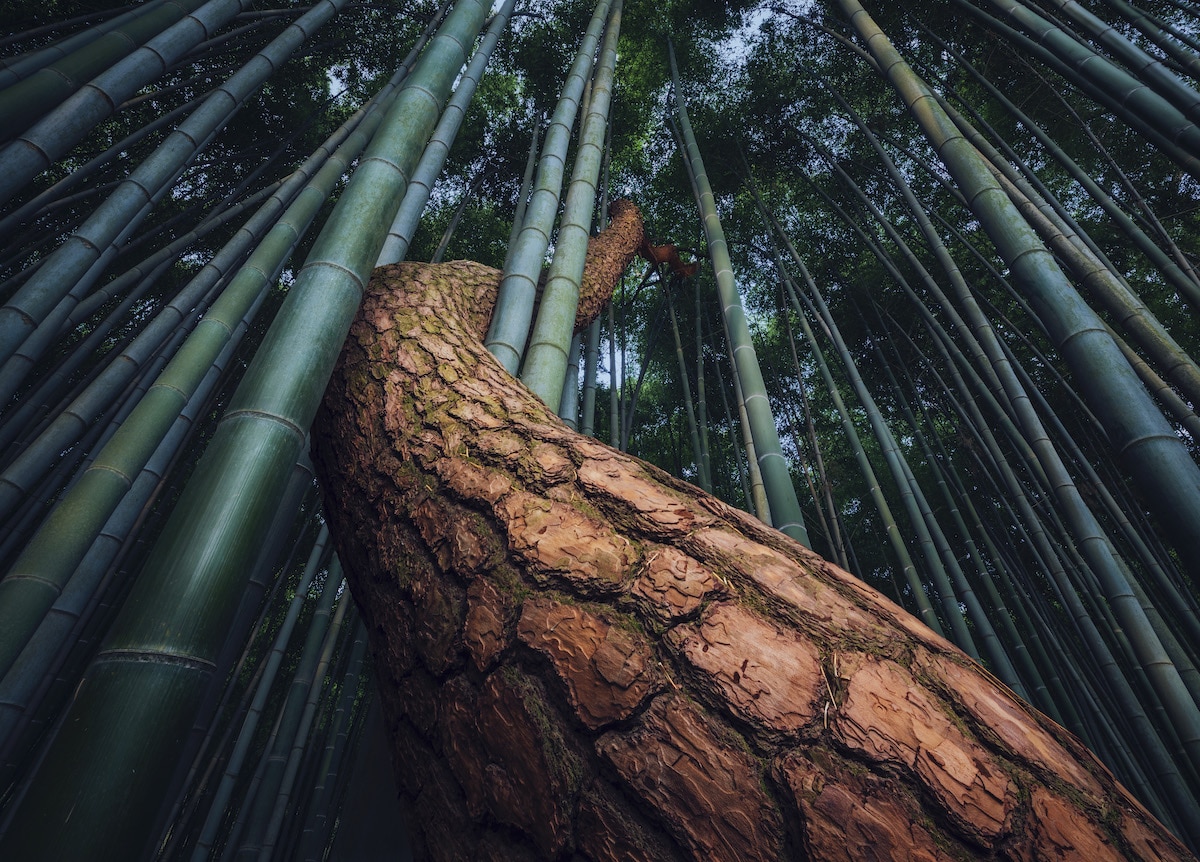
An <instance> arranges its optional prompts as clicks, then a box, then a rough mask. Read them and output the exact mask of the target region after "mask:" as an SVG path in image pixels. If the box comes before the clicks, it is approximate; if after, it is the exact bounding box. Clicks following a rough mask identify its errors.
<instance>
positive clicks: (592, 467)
mask: <svg viewBox="0 0 1200 862" xmlns="http://www.w3.org/2000/svg"><path fill="white" fill-rule="evenodd" d="M616 209H617V212H616V216H615V223H616V227H614V228H613V229H612V230H611V231H609V232H608V233H606V234H605V235H603V236H602V237H601V238H600V239H599V240H597V241H594V242H593V246H594V247H593V249H592V251H591V252H590V253H589V255H590V257H589V260H590V263H589V279H588V285H586V286H585V296H584V299H583V302H582V304H581V315H580V318H581V319H580V321H579V322H580V323H582V322H584V321H585V320H586V318H587V317H588V316H590V315H594V314H595V313H597V312H598V311H599V308H600V306H601V305H602V304H603V302H604V301H605V297H606V296H607V292H608V291H610V290H611V287H612V283H613V281H615V278H616V275H617V273H619V272H620V271H621V270H622V269H623V268H624V267H625V265H626V264H627V263H628V262H629V259H630V256H631V255H632V253H633V251H634V250H635V249H636V248H637V246H638V244H639V243H640V242H641V226H640V216H638V215H637V211H636V209H634V208H633V207H632V205H625V204H621V205H618V206H617V208H616ZM498 280H499V274H498V273H497V272H496V271H495V270H493V269H489V268H487V267H484V266H481V265H479V264H476V263H471V262H463V261H459V262H454V263H446V264H441V265H436V266H434V265H429V264H420V263H405V264H398V265H395V266H389V267H383V268H381V269H379V270H377V271H376V273H375V275H374V278H373V279H372V282H371V288H370V291H369V295H368V297H367V299H366V301H365V303H364V305H363V309H362V312H361V314H360V315H359V318H358V320H357V322H356V323H355V325H354V328H353V331H352V333H351V337H350V340H349V342H348V345H347V347H346V350H345V352H344V354H343V356H342V359H341V362H340V363H339V366H338V369H337V371H336V373H335V377H334V380H333V382H332V384H331V386H330V389H329V392H328V394H327V396H326V400H325V405H324V407H323V409H322V412H321V415H320V416H319V417H318V424H317V428H316V434H315V437H316V440H317V446H316V454H317V461H318V468H319V470H320V473H321V476H322V481H323V483H324V487H325V489H326V494H327V512H328V517H329V521H330V525H331V527H332V529H333V532H334V535H335V537H336V540H337V545H338V549H339V553H340V554H341V557H342V560H343V562H344V563H345V565H346V569H347V572H348V573H349V574H350V576H351V583H352V588H353V592H354V596H355V598H356V600H357V601H358V603H359V605H360V606H361V608H362V612H363V615H364V617H365V618H366V619H367V621H368V623H369V625H370V629H371V644H372V649H373V651H374V655H375V659H376V672H377V675H378V677H379V683H380V689H381V692H382V696H383V700H384V707H385V712H386V715H387V721H388V728H389V734H390V738H391V742H392V748H393V754H394V760H395V768H396V773H397V776H398V778H399V781H400V785H401V786H402V788H403V792H404V793H405V795H406V796H407V805H408V809H409V810H410V811H411V812H412V816H413V820H414V825H415V828H416V830H417V834H418V835H419V836H420V840H421V842H423V847H422V848H421V851H420V852H421V853H422V854H424V855H427V856H428V857H430V858H434V859H446V860H461V859H505V860H512V859H516V860H520V859H594V860H609V859H612V860H616V859H629V860H679V859H703V860H757V859H781V858H796V859H800V858H811V859H831V860H832V859H844V860H864V859H865V860H869V859H917V860H935V859H963V858H984V859H1014V860H1033V859H1065V858H1078V859H1086V860H1087V862H1101V860H1106V859H1121V858H1130V859H1146V860H1155V859H1159V860H1170V859H1182V858H1190V857H1189V856H1188V854H1187V852H1186V850H1184V849H1183V848H1182V847H1181V846H1180V845H1179V843H1178V842H1177V841H1175V840H1174V839H1173V838H1171V837H1170V836H1169V835H1168V834H1167V833H1166V832H1165V831H1164V830H1163V829H1162V827H1160V826H1159V825H1158V824H1157V823H1155V822H1154V821H1153V819H1152V818H1151V817H1150V816H1149V815H1148V814H1147V813H1146V812H1145V811H1144V810H1143V809H1142V808H1141V807H1140V806H1139V805H1138V804H1137V803H1136V802H1134V801H1133V800H1132V799H1131V798H1130V797H1129V795H1128V794H1127V793H1126V792H1125V791H1124V790H1123V789H1122V788H1121V787H1120V786H1119V785H1117V783H1116V782H1115V781H1114V780H1113V779H1112V777H1111V776H1110V775H1109V773H1108V772H1107V771H1106V770H1105V769H1104V768H1103V767H1102V766H1101V765H1100V764H1099V763H1098V762H1097V761H1096V760H1095V759H1094V758H1093V757H1092V756H1091V755H1090V754H1089V753H1088V752H1087V751H1086V750H1085V749H1084V748H1083V747H1082V746H1081V745H1080V744H1079V743H1078V741H1077V740H1075V738H1074V737H1072V736H1071V735H1070V734H1068V733H1066V732H1065V731H1063V730H1062V729H1061V728H1059V727H1058V726H1057V725H1055V724H1053V723H1052V722H1051V721H1049V720H1048V719H1046V718H1044V717H1042V716H1041V715H1039V714H1037V713H1035V712H1033V711H1032V710H1030V709H1029V708H1028V707H1027V706H1025V705H1024V704H1022V703H1020V702H1019V701H1018V700H1017V699H1016V698H1015V697H1014V696H1013V695H1012V693H1011V692H1009V691H1008V690H1007V689H1005V688H1004V687H1003V686H1001V685H1000V684H999V683H997V682H996V681H995V680H994V679H993V678H992V677H991V676H989V675H988V674H987V673H986V672H985V671H983V670H982V669H980V668H979V667H978V666H977V665H975V664H974V663H972V662H971V661H970V660H969V659H967V658H966V657H964V656H963V655H962V654H961V653H960V652H959V651H958V650H957V649H955V648H954V647H953V646H952V645H950V644H949V643H947V642H946V641H944V640H942V639H940V638H938V637H937V636H935V635H933V634H932V633H930V632H929V630H928V629H926V628H925V627H924V626H923V625H921V624H920V623H919V622H917V621H916V620H915V619H914V618H913V617H911V616H909V615H908V614H907V613H905V612H904V611H903V610H901V609H900V608H898V607H896V606H895V605H893V604H892V603H890V602H889V601H888V600H887V599H885V598H883V597H882V596H880V595H879V594H877V593H876V592H874V591H873V590H872V589H870V588H869V587H867V586H865V585H864V584H863V583H861V582H860V581H858V580H857V579H855V578H854V577H852V576H851V575H849V574H847V573H845V572H843V571H842V570H840V569H838V568H837V567H835V566H833V565H832V564H830V563H828V562H826V561H824V560H822V559H820V558H819V557H817V556H815V555H814V554H812V553H811V552H810V551H808V550H806V549H805V548H803V547H801V546H800V545H799V544H796V543H795V542H793V541H791V540H789V539H788V538H786V537H785V536H783V535H782V534H780V533H778V532H776V531H774V530H771V529H769V528H767V527H765V526H763V525H762V524H761V523H759V522H758V521H756V520H754V519H753V518H751V517H750V516H748V515H746V514H744V513H742V512H738V511H736V510H734V509H732V508H730V507H728V506H726V505H725V504H723V503H721V502H719V501H718V500H716V499H714V498H712V497H709V496H707V495H705V494H703V493H702V492H701V491H699V490H697V489H696V488H693V487H691V486H689V485H686V484H684V483H682V482H680V481H678V480H675V479H673V478H671V477H670V476H667V475H666V474H664V473H662V472H661V471H659V470H657V469H655V468H653V467H651V466H648V465H646V464H644V463H642V462H640V461H638V460H637V459H635V458H632V457H630V456H628V455H625V454H622V453H620V452H617V451H614V450H613V449H610V448H608V447H607V446H604V445H602V444H600V443H598V442H597V441H595V440H593V439H590V438H586V437H582V436H580V435H578V434H575V433H573V432H571V431H570V430H568V429H567V428H566V427H565V426H564V425H563V424H562V423H561V422H559V420H558V419H557V418H555V417H554V416H553V415H551V414H550V412H549V411H547V410H546V408H545V407H544V405H542V404H541V403H540V402H539V401H537V399H536V398H534V397H533V396H532V395H531V394H530V393H529V392H528V391H527V390H526V389H525V388H524V387H523V386H521V384H520V383H518V382H517V381H515V380H514V379H512V378H511V377H510V376H509V375H508V374H506V373H505V372H504V371H503V370H502V368H501V367H500V366H499V365H498V364H497V363H496V362H495V361H494V360H493V358H492V357H491V355H490V354H489V353H488V352H487V351H486V350H485V349H484V348H483V346H482V344H481V343H480V336H481V334H482V333H483V332H485V331H486V328H487V324H488V317H489V316H490V310H491V307H492V303H493V301H494V298H495V291H496V286H497V283H498Z"/></svg>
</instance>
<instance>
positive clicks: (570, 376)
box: [558, 333, 583, 430]
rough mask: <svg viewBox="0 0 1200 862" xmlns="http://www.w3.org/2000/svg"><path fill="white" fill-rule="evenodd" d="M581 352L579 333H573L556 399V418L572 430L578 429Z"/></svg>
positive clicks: (581, 343)
mask: <svg viewBox="0 0 1200 862" xmlns="http://www.w3.org/2000/svg"><path fill="white" fill-rule="evenodd" d="M582 352H583V338H582V337H581V335H580V333H575V336H574V337H573V338H572V339H571V345H570V347H569V348H568V349H567V368H566V373H565V374H563V382H562V392H561V393H560V395H559V399H558V417H559V418H560V419H562V421H563V422H566V423H567V427H569V428H571V429H572V430H575V429H577V428H578V427H579V357H580V354H581V353H582Z"/></svg>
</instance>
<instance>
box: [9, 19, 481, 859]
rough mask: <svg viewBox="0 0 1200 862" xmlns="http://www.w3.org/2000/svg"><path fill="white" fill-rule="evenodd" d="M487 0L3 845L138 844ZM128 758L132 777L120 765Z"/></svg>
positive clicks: (374, 180)
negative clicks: (65, 818) (65, 816)
mask: <svg viewBox="0 0 1200 862" xmlns="http://www.w3.org/2000/svg"><path fill="white" fill-rule="evenodd" d="M486 11H487V10H486V9H485V8H484V6H483V5H481V4H480V3H478V2H474V0H460V2H459V3H458V4H456V6H455V8H454V9H453V11H452V12H451V13H450V15H449V17H448V18H447V19H446V22H445V24H444V25H443V26H442V28H441V30H440V31H439V33H438V35H437V36H436V37H435V38H434V40H433V41H432V42H431V43H430V46H429V50H427V51H426V53H425V54H424V55H423V56H422V57H421V59H420V60H419V61H418V63H417V66H416V68H415V69H414V71H413V73H412V75H411V76H410V77H409V79H408V81H407V82H406V86H405V87H404V89H403V90H402V91H401V92H400V94H399V95H398V96H397V98H396V101H395V102H394V104H393V105H392V107H391V109H390V110H389V112H388V115H387V117H386V118H385V120H384V122H383V125H382V127H381V129H380V130H379V132H377V133H376V135H375V137H374V139H373V140H372V142H371V145H370V147H369V148H368V150H367V153H366V155H365V156H364V158H363V159H362V160H361V161H360V163H359V166H358V168H357V170H356V171H355V172H354V175H353V176H352V178H351V180H350V182H349V184H348V186H347V188H346V190H345V191H344V192H343V193H342V195H341V197H340V198H339V201H338V204H337V206H336V207H335V208H334V211H333V213H332V214H331V215H330V217H329V220H328V221H327V223H326V226H325V228H324V230H323V231H322V233H321V236H320V237H319V238H318V240H317V242H316V245H315V247H314V249H313V251H312V252H311V253H310V255H309V259H308V262H307V263H306V265H305V266H304V267H303V268H302V269H301V271H300V273H299V274H298V275H297V278H296V283H295V285H294V286H293V288H292V290H291V292H290V293H289V295H288V297H287V299H285V301H284V304H283V307H282V308H281V309H280V311H279V313H278V315H277V316H276V319H275V322H274V324H273V325H272V327H271V329H270V331H269V333H268V335H267V337H266V339H265V340H264V343H263V344H262V346H261V347H260V348H259V351H258V353H257V354H256V356H255V358H254V360H253V361H252V362H251V364H250V367H249V368H248V369H247V371H246V376H245V377H244V378H243V380H242V383H241V385H240V386H239V387H238V391H237V393H236V394H235V396H234V399H233V402H232V403H231V405H230V407H229V409H228V410H227V412H226V414H225V417H224V419H223V420H222V422H221V423H220V424H219V425H218V427H217V430H216V432H215V434H214V436H213V439H212V441H211V442H210V443H209V446H208V448H207V450H206V451H205V454H204V456H203V457H202V459H201V461H200V463H199V464H198V465H197V467H196V471H195V474H194V476H193V479H192V481H191V482H189V483H188V486H187V487H186V488H185V490H184V492H183V495H182V497H181V499H180V500H179V502H178V503H177V504H176V506H175V509H174V512H173V513H172V516H171V517H170V518H169V519H168V522H167V525H166V527H165V529H164V532H163V534H162V535H161V537H160V538H159V540H158V542H157V543H156V544H155V547H154V549H153V550H152V551H151V553H150V557H149V559H148V561H147V563H146V565H145V567H144V569H143V571H142V574H141V576H140V577H139V579H138V581H137V583H136V585H135V586H134V589H133V591H132V593H131V594H130V596H129V598H128V600H127V601H126V603H125V606H124V607H123V608H122V611H121V614H120V616H119V617H118V619H117V621H116V623H115V624H114V626H113V629H112V630H111V632H110V634H109V637H108V639H107V641H106V644H105V646H104V648H103V650H102V651H101V653H100V655H99V656H98V658H97V660H96V661H95V662H94V663H93V665H92V666H91V668H90V669H89V671H88V672H87V673H86V674H85V676H84V679H83V681H82V682H81V684H80V686H79V689H78V693H77V696H76V699H75V701H74V702H73V704H72V708H71V712H70V713H69V715H68V716H67V718H66V720H65V722H64V724H63V730H62V731H61V732H60V734H59V736H58V737H57V739H56V741H55V744H54V746H53V747H52V748H51V750H50V752H49V754H48V756H47V759H46V761H44V763H43V765H42V768H41V769H40V770H39V771H38V774H37V776H35V778H34V779H33V783H32V785H31V788H30V790H29V792H28V794H27V795H26V796H25V798H24V800H23V801H22V803H21V808H20V811H19V814H18V816H17V817H16V818H15V819H14V823H13V827H12V829H10V831H9V832H8V833H7V834H6V835H5V836H4V838H3V839H0V840H2V842H3V843H0V853H2V854H7V855H8V856H9V857H10V858H34V857H35V856H36V855H49V856H53V855H55V854H58V855H59V856H62V857H66V858H80V857H83V856H87V855H100V856H109V857H115V856H123V857H126V858H129V857H132V856H136V855H137V854H138V852H139V851H140V847H141V844H142V841H143V840H144V836H143V835H142V834H141V829H142V828H144V826H143V823H142V821H143V819H144V812H145V810H146V809H147V808H148V807H151V806H152V805H153V804H155V799H156V796H157V794H158V793H159V792H160V791H161V788H162V786H163V784H164V782H166V781H167V780H169V777H170V773H171V771H172V769H173V766H174V764H173V757H172V754H171V752H172V749H173V740H174V739H175V738H176V737H177V735H178V734H180V733H183V732H186V729H187V726H188V724H189V722H190V720H191V714H192V712H193V711H194V709H195V707H196V704H197V702H198V698H199V696H200V693H201V692H202V690H203V686H204V684H205V683H206V681H207V677H208V675H209V672H210V671H209V667H210V664H209V662H211V661H212V657H213V656H215V655H216V653H217V652H218V651H219V648H220V644H221V642H222V640H223V637H224V631H225V628H226V626H227V625H228V621H229V619H230V616H231V615H232V614H233V612H234V611H235V610H236V605H237V596H238V595H239V594H240V592H241V590H242V589H243V587H244V583H245V578H246V576H247V571H246V570H247V568H248V565H249V562H250V560H251V559H252V557H253V554H254V551H255V550H256V546H257V544H258V537H259V534H260V531H261V530H262V529H264V528H265V525H266V523H267V521H268V520H269V516H270V514H271V513H272V511H273V508H274V504H275V501H276V500H277V499H278V496H279V494H280V492H281V491H282V488H283V485H284V484H285V483H286V479H287V475H288V473H289V472H290V469H291V465H292V463H293V462H294V461H295V457H296V454H297V452H298V451H299V448H300V446H301V445H302V443H303V441H304V432H303V429H305V428H307V427H308V426H309V424H310V423H311V421H312V417H313V414H314V413H315V411H316V408H317V404H318V402H319V400H320V397H321V394H322V393H323V391H324V388H325V382H326V380H327V379H328V376H329V374H330V372H331V370H332V367H333V363H334V361H335V359H336V357H337V354H338V351H339V350H340V348H341V344H342V341H343V340H344V338H345V335H346V332H347V330H348V328H349V325H350V321H351V319H352V318H353V315H354V313H355V311H356V309H357V306H358V303H359V300H360V298H361V294H362V290H363V287H364V285H365V283H366V278H367V275H368V273H369V271H370V268H371V266H372V264H374V262H375V260H376V258H377V257H378V254H379V249H380V248H381V247H382V245H383V238H384V235H385V232H386V229H387V226H388V224H390V222H391V218H392V215H393V212H394V208H395V201H397V200H398V199H399V198H400V196H401V194H402V192H403V189H404V186H405V185H406V183H407V175H408V173H409V172H410V171H411V170H412V168H413V166H415V164H416V162H417V161H418V159H419V157H420V152H421V150H422V148H423V146H424V143H425V141H426V140H427V139H428V137H429V134H430V133H431V132H432V130H433V126H434V125H435V123H436V118H437V114H438V111H439V110H440V108H441V105H442V103H443V101H444V100H445V98H446V96H447V94H448V92H449V89H450V86H451V84H452V83H453V81H454V78H455V77H456V76H457V75H458V72H459V70H460V69H461V68H462V65H463V63H464V62H465V61H466V59H467V58H466V56H465V49H464V46H466V45H470V44H472V43H473V41H474V39H475V36H476V34H477V33H478V32H479V29H480V27H481V25H482V23H483V21H484V18H485V16H486ZM168 655H169V656H171V658H170V660H169V661H164V659H166V658H167V656H168ZM149 692H153V694H152V695H151V694H149ZM131 772H136V774H137V775H138V776H139V780H138V781H137V782H128V781H124V780H122V779H121V778H118V776H126V775H129V774H131ZM64 799H70V800H72V802H71V803H68V804H67V805H64V804H63V800H64ZM72 804H73V805H74V808H73V814H72V817H71V820H70V821H69V822H68V823H67V824H66V826H63V825H62V824H61V823H60V819H61V812H62V811H64V810H67V809H68V808H70V807H71V805H72ZM51 824H53V825H51Z"/></svg>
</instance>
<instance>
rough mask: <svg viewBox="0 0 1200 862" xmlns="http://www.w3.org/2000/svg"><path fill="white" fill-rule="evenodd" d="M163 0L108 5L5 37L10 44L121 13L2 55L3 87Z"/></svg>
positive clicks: (1, 82)
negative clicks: (115, 6) (40, 44)
mask: <svg viewBox="0 0 1200 862" xmlns="http://www.w3.org/2000/svg"><path fill="white" fill-rule="evenodd" d="M163 2H164V0H148V2H146V3H132V4H130V5H128V6H126V7H124V10H123V11H122V10H121V9H108V10H105V11H103V12H99V13H95V14H93V15H83V16H79V17H77V18H72V19H68V20H66V21H56V22H54V23H52V24H48V25H46V26H45V27H37V28H34V29H33V30H26V31H24V32H23V33H13V34H11V35H6V36H5V37H4V39H3V42H2V43H0V44H4V45H9V44H11V43H12V42H15V41H18V40H20V39H22V38H30V37H32V36H35V35H38V33H39V32H53V31H54V30H59V29H63V28H66V27H69V26H70V25H72V24H82V23H84V22H85V21H86V20H88V19H89V18H95V17H97V15H105V14H112V13H115V12H119V13H120V14H118V15H114V17H111V18H108V19H107V20H104V21H101V22H99V23H98V24H93V25H91V26H89V27H87V28H85V29H83V30H80V31H79V32H77V33H75V34H73V35H71V36H67V37H65V38H63V39H59V40H57V41H55V42H52V43H51V44H49V45H47V46H46V47H45V48H40V49H37V50H32V51H27V52H25V53H23V54H19V55H15V56H7V57H4V58H3V59H0V88H3V89H7V88H9V87H11V86H12V85H13V84H15V83H17V82H18V81H21V80H24V79H25V78H28V77H29V76H30V75H32V74H33V73H34V72H37V71H38V70H40V69H44V68H45V67H46V66H49V65H50V64H51V63H53V62H55V61H57V60H61V59H63V58H64V57H68V56H70V55H71V54H73V53H74V52H76V51H79V50H81V49H83V48H86V47H87V46H88V45H90V44H91V43H92V42H95V41H96V40H97V39H99V38H100V37H101V36H103V35H105V34H106V33H109V32H111V31H113V30H115V29H117V28H118V27H121V26H124V25H125V24H127V23H129V22H130V21H132V20H133V19H134V18H136V17H138V16H139V15H144V14H145V13H147V12H149V11H151V10H152V9H154V8H155V7H156V6H161V5H162V4H163Z"/></svg>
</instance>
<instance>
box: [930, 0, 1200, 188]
mask: <svg viewBox="0 0 1200 862" xmlns="http://www.w3.org/2000/svg"><path fill="white" fill-rule="evenodd" d="M953 2H954V4H955V5H956V6H958V7H959V8H961V9H963V10H964V11H965V12H967V13H968V14H970V15H972V16H973V17H976V18H978V19H980V20H982V21H983V22H984V23H985V24H986V26H988V27H989V28H990V29H992V30H994V31H996V32H998V33H1000V34H1001V35H1002V36H1003V37H1004V38H1005V39H1007V40H1008V41H1009V42H1011V43H1012V44H1013V45H1014V46H1016V47H1018V48H1021V49H1023V50H1024V52H1025V53H1026V54H1029V55H1032V56H1034V57H1036V58H1037V59H1039V60H1041V61H1042V62H1044V63H1045V64H1046V65H1048V66H1049V67H1050V68H1052V69H1054V70H1055V71H1057V72H1058V73H1059V74H1060V75H1062V76H1063V77H1064V78H1066V79H1067V80H1068V81H1071V82H1072V83H1074V84H1075V85H1076V86H1078V87H1079V88H1080V89H1081V90H1083V91H1084V92H1085V93H1087V94H1088V95H1089V96H1090V97H1091V98H1092V99H1093V100H1095V101H1096V102H1098V103H1099V104H1101V105H1103V106H1105V107H1107V108H1108V110H1110V111H1112V112H1113V113H1114V114H1116V115H1117V116H1118V117H1120V118H1121V119H1122V120H1123V121H1124V122H1125V123H1126V124H1127V125H1128V126H1129V127H1130V128H1133V129H1135V130H1136V131H1137V132H1139V133H1140V134H1142V135H1143V136H1144V137H1145V138H1146V139H1147V140H1149V141H1150V142H1151V143H1152V144H1154V146H1155V147H1156V148H1157V149H1158V150H1159V151H1160V152H1161V153H1162V154H1163V155H1165V156H1167V157H1168V158H1169V159H1171V160H1172V161H1174V162H1175V163H1176V164H1178V165H1179V166H1180V167H1181V168H1183V169H1184V170H1186V171H1188V172H1190V173H1192V174H1193V175H1195V174H1197V173H1200V158H1197V157H1196V156H1195V155H1194V154H1195V153H1196V152H1197V146H1196V141H1197V138H1198V137H1200V128H1197V127H1196V125H1195V124H1194V123H1192V122H1191V121H1190V120H1188V119H1187V117H1185V116H1184V115H1183V113H1182V112H1180V111H1179V110H1178V109H1177V108H1175V107H1174V106H1173V105H1171V104H1170V103H1169V102H1167V101H1166V100H1165V99H1163V98H1162V97H1161V96H1159V95H1158V94H1157V93H1155V92H1154V91H1153V90H1151V89H1150V88H1149V87H1147V86H1145V85H1144V84H1143V83H1142V82H1141V81H1138V80H1137V79H1136V78H1134V77H1133V76H1132V75H1130V74H1129V73H1128V72H1126V71H1124V70H1123V69H1121V68H1120V67H1118V66H1116V65H1114V64H1113V63H1111V62H1110V61H1109V60H1107V59H1106V58H1104V57H1102V56H1101V55H1099V54H1096V53H1095V52H1094V51H1092V50H1091V49H1090V48H1088V47H1087V46H1086V45H1084V44H1083V43H1081V42H1078V41H1076V40H1075V39H1073V38H1072V37H1071V36H1070V35H1068V34H1066V33H1064V32H1063V31H1062V30H1060V29H1058V28H1057V27H1054V26H1052V25H1050V24H1048V23H1047V22H1045V21H1044V20H1042V19H1040V18H1039V17H1038V16H1036V15H1033V14H1032V13H1030V12H1029V10H1028V9H1024V8H1019V7H1017V6H1015V5H1014V4H1013V3H1012V2H1011V0H999V2H1003V3H1006V4H1007V5H1004V6H1000V7H999V8H1001V9H1003V10H1004V11H1006V12H1011V13H1013V14H1015V15H1016V16H1017V17H1018V18H1019V19H1020V20H1022V21H1023V22H1024V23H1023V24H1022V26H1025V25H1026V24H1027V25H1028V28H1029V32H1030V33H1032V34H1034V35H1032V36H1027V35H1025V34H1024V33H1022V32H1020V30H1018V29H1017V28H1015V27H1011V26H1009V25H1008V24H1005V23H1004V22H1003V21H1001V20H999V19H998V18H996V17H995V16H993V15H990V14H988V13H987V12H984V11H983V10H982V9H979V8H978V7H976V6H974V5H972V4H971V3H969V2H968V0H953ZM988 2H989V3H993V4H997V0H988ZM1035 37H1036V38H1035ZM1043 40H1044V42H1045V44H1043ZM1050 46H1053V48H1051V47H1050ZM1060 52H1061V53H1060Z"/></svg>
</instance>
